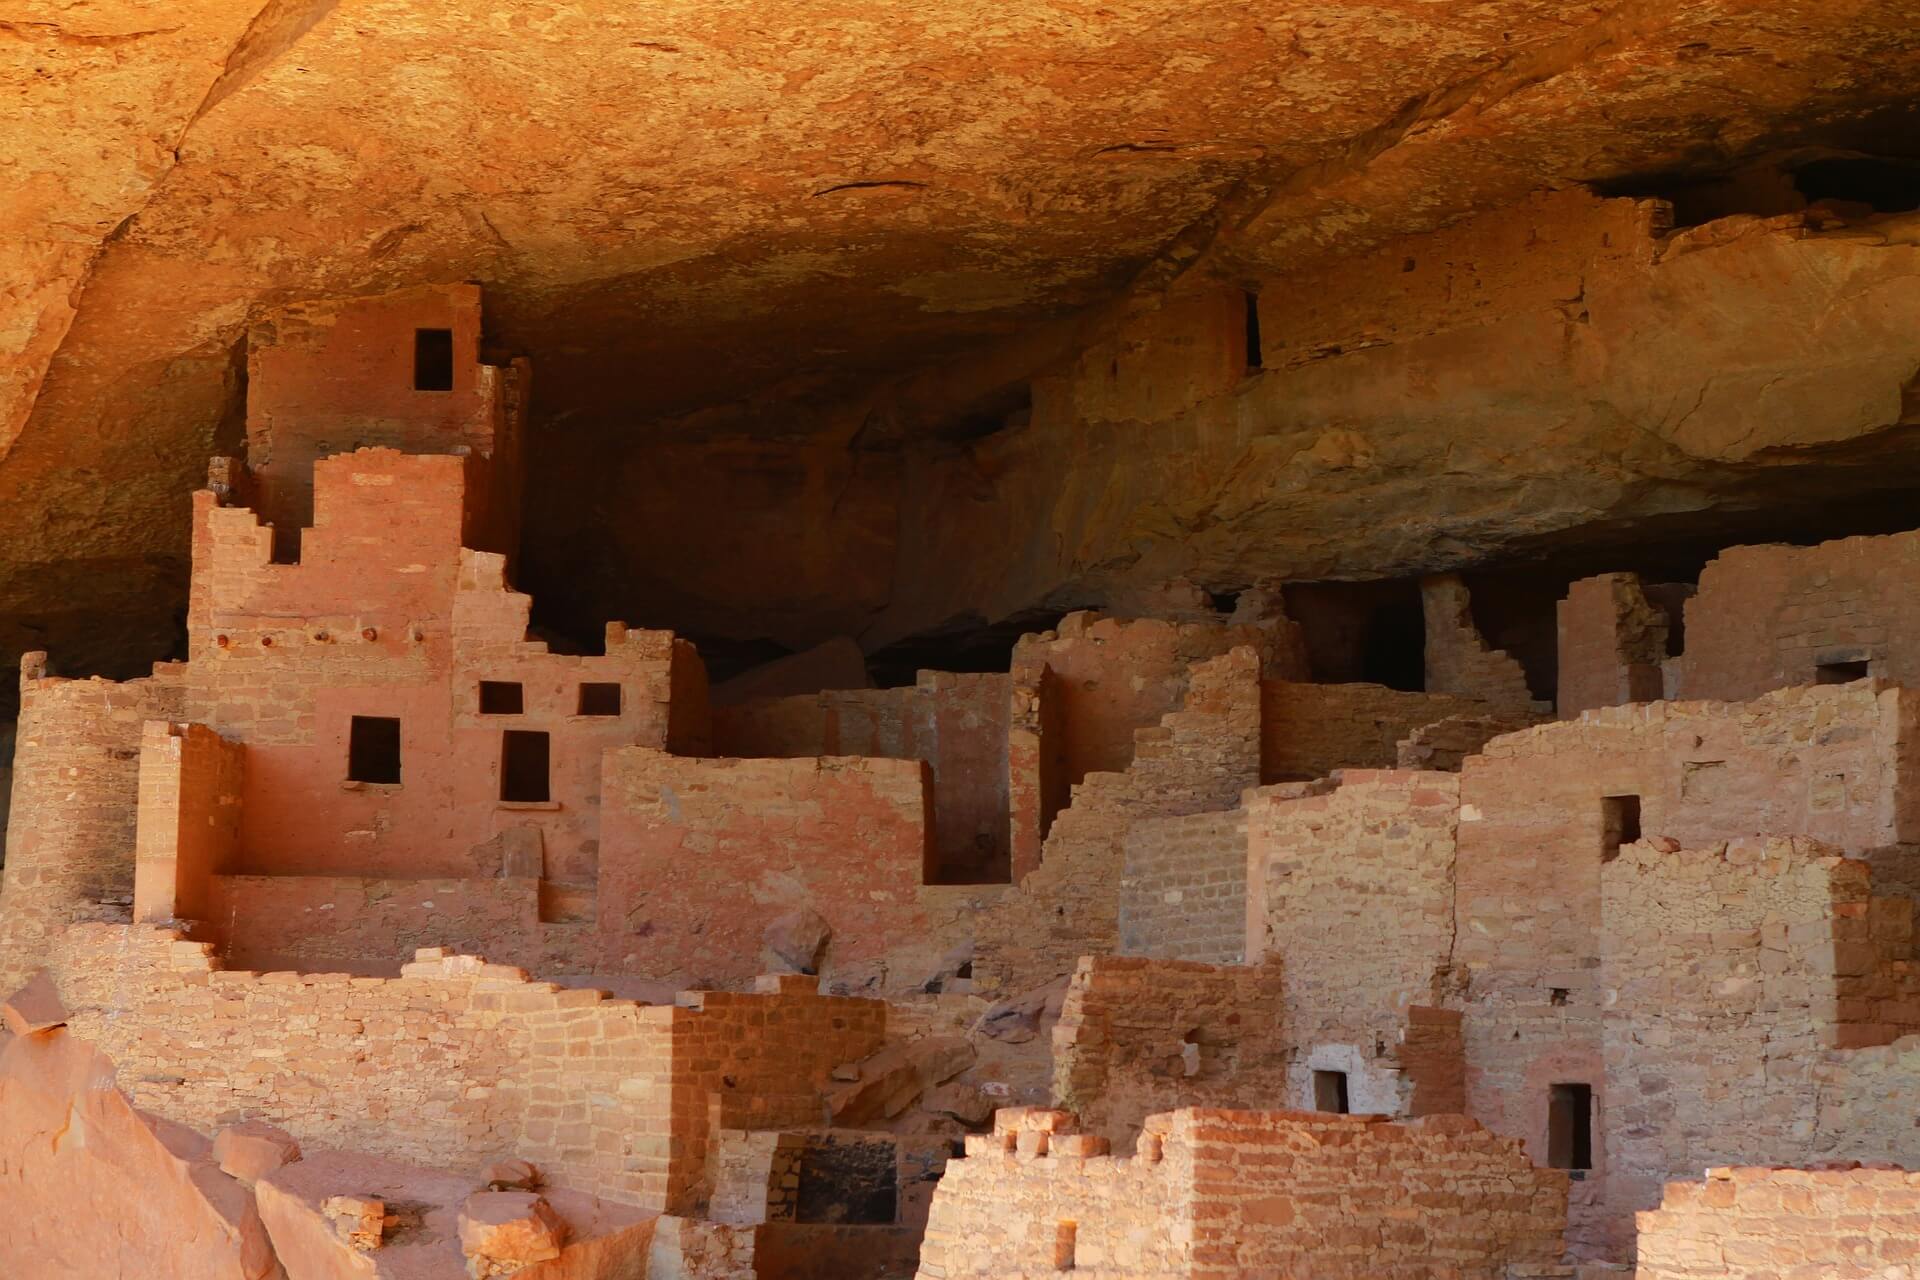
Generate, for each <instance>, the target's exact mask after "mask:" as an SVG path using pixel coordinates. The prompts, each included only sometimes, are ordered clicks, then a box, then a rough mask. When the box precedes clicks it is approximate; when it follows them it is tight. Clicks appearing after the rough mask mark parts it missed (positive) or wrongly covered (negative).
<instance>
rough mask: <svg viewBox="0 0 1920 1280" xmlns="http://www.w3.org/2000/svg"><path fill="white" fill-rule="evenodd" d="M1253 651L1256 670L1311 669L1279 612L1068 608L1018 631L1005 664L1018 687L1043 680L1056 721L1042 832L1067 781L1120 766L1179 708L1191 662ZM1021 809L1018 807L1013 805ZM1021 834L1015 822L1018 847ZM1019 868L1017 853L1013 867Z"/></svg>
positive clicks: (1281, 675)
mask: <svg viewBox="0 0 1920 1280" xmlns="http://www.w3.org/2000/svg"><path fill="white" fill-rule="evenodd" d="M1243 645H1244V646H1247V647H1249V648H1251V649H1252V650H1253V652H1254V653H1255V654H1256V656H1257V659H1258V661H1259V664H1260V668H1261V671H1262V674H1264V675H1265V676H1267V677H1268V678H1270V679H1276V680H1305V679H1307V678H1308V672H1307V665H1306V647H1305V644H1304V642H1303V641H1302V640H1301V639H1300V630H1299V627H1298V626H1297V625H1296V624H1295V623H1292V622H1289V621H1287V620H1285V619H1273V620H1271V621H1267V622H1262V623H1257V624H1255V623H1229V622H1226V621H1219V622H1179V623H1175V622H1166V621H1162V620H1160V619H1157V618H1140V619H1134V620H1131V621H1127V620H1122V619H1119V618H1109V617H1105V616H1103V615H1101V614H1098V613H1092V612H1079V613H1070V614H1068V615H1067V616H1066V617H1065V618H1063V619H1061V621H1060V625H1059V627H1058V629H1057V630H1054V631H1044V632H1039V633H1037V634H1033V635H1026V636H1022V637H1021V638H1020V640H1019V642H1018V643H1017V644H1016V645H1014V649H1013V656H1012V660H1011V667H1010V670H1011V672H1012V680H1013V686H1014V688H1015V689H1016V690H1026V691H1029V694H1030V695H1031V692H1032V691H1036V690H1039V689H1041V687H1042V674H1043V673H1049V674H1051V676H1052V677H1053V679H1052V680H1051V681H1048V682H1046V692H1047V695H1048V698H1049V699H1050V700H1051V701H1053V702H1054V704H1055V705H1054V707H1053V708H1051V715H1052V718H1053V726H1052V727H1053V728H1054V731H1055V734H1056V735H1057V736H1055V737H1053V738H1052V740H1051V741H1050V742H1049V743H1048V747H1049V749H1050V751H1051V752H1052V753H1053V754H1054V756H1055V759H1056V760H1057V770H1056V769H1047V770H1046V772H1047V774H1048V783H1047V785H1044V786H1042V788H1041V794H1040V796H1039V799H1040V801H1041V809H1040V812H1039V814H1038V815H1037V816H1038V822H1039V826H1038V831H1039V834H1040V837H1041V838H1042V839H1044V838H1045V836H1046V835H1047V834H1048V833H1049V832H1050V831H1051V830H1052V825H1053V820H1054V817H1055V815H1056V814H1058V812H1059V811H1060V810H1061V809H1062V808H1064V807H1065V805H1066V804H1067V802H1068V800H1069V789H1070V788H1072V787H1076V786H1079V785H1080V784H1081V783H1082V782H1083V781H1085V779H1086V777H1087V775H1089V774H1092V773H1120V772H1123V771H1124V770H1125V769H1126V768H1127V766H1128V764H1130V763H1131V762H1132V760H1133V758H1134V746H1135V741H1134V735H1135V733H1136V732H1137V731H1139V730H1142V729H1151V728H1153V727H1154V726H1155V725H1157V724H1158V723H1159V722H1160V721H1161V719H1162V718H1163V717H1164V716H1166V715H1168V714H1170V713H1171V712H1173V711H1175V710H1177V709H1178V708H1179V707H1180V706H1181V704H1182V699H1183V698H1184V697H1185V695H1186V690H1187V682H1188V679H1189V672H1190V670H1191V668H1192V667H1193V666H1194V664H1196V663H1198V662H1201V661H1204V660H1206V659H1210V658H1216V657H1219V656H1221V655H1223V654H1226V653H1228V652H1230V651H1231V650H1233V649H1234V648H1236V647H1239V646H1243ZM1015 814H1016V816H1017V817H1020V816H1026V817H1027V818H1029V819H1031V817H1032V815H1022V813H1021V811H1020V810H1019V809H1017V808H1016V810H1015ZM1019 840H1020V836H1019V834H1018V832H1017V831H1016V835H1015V841H1016V848H1017V847H1018V842H1019ZM1021 871H1022V868H1020V866H1019V862H1018V859H1016V875H1017V874H1020V873H1021Z"/></svg>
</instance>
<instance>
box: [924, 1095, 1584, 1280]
mask: <svg viewBox="0 0 1920 1280" xmlns="http://www.w3.org/2000/svg"><path fill="white" fill-rule="evenodd" d="M1070 1128H1071V1117H1069V1116H1066V1115H1064V1114H1062V1113H1060V1112H1047V1111H1038V1112H1035V1111H1026V1110H1008V1111H1002V1112H1000V1113H999V1115H998V1116H996V1117H995V1122H994V1132H993V1133H992V1134H990V1135H979V1136H975V1137H970V1138H968V1139H967V1154H966V1158H965V1159H962V1160H955V1161H952V1162H950V1163H949V1164H948V1166H947V1174H946V1177H945V1178H943V1179H942V1181H941V1184H940V1189H939V1190H938V1191H937V1192H936V1193H935V1195H934V1202H933V1213H932V1216H931V1217H930V1218H929V1220H928V1223H927V1236H926V1242H925V1244H924V1245H923V1246H922V1249H921V1255H920V1272H919V1274H920V1277H921V1280H952V1278H954V1277H961V1276H999V1275H1037V1274H1043V1273H1051V1272H1053V1271H1067V1270H1074V1271H1080V1270H1084V1271H1088V1272H1092V1273H1094V1274H1097V1275H1100V1276H1102V1277H1110V1278H1111V1280H1167V1278H1168V1277H1194V1278H1196V1280H1198V1278H1201V1277H1206V1278H1210V1280H1231V1278H1232V1277H1239V1276H1245V1275H1248V1274H1256V1275H1301V1276H1305V1275H1311V1276H1313V1277H1314V1278H1315V1280H1363V1278H1364V1280H1377V1278H1378V1277H1382V1276H1396V1277H1399V1276H1403V1277H1414V1276H1425V1275H1431V1274H1433V1268H1434V1267H1435V1266H1436V1265H1437V1264H1438V1263H1439V1260H1442V1259H1444V1265H1445V1266H1446V1267H1447V1268H1448V1272H1447V1274H1449V1275H1451V1276H1457V1277H1459V1278H1460V1280H1509V1278H1510V1277H1513V1276H1518V1275H1528V1274H1534V1275H1555V1274H1565V1273H1563V1272H1560V1271H1558V1270H1557V1264H1558V1261H1559V1257H1560V1249H1561V1223H1562V1222H1563V1221H1564V1217H1565V1210H1566V1178H1565V1176H1564V1175H1562V1174H1559V1173H1555V1172H1552V1171H1549V1170H1542V1169H1535V1168H1533V1167H1532V1166H1531V1165H1530V1164H1529V1163H1528V1162H1527V1160H1526V1158H1525V1156H1524V1155H1522V1154H1521V1152H1520V1150H1519V1147H1518V1144H1516V1143H1514V1142H1512V1141H1511V1140H1509V1139H1504V1138H1499V1137H1496V1136H1495V1135H1493V1134H1492V1133H1489V1132H1487V1131H1486V1130H1484V1129H1482V1128H1480V1126H1478V1125H1476V1124H1474V1123H1473V1122H1472V1121H1471V1120H1467V1119H1465V1118H1463V1117H1459V1116H1436V1117H1431V1118H1428V1119H1423V1120H1415V1121H1412V1122H1410V1123H1407V1124H1384V1123H1381V1122H1379V1121H1377V1120H1375V1119H1372V1118H1367V1117H1359V1116H1333V1115H1307V1114H1301V1113H1293V1112H1274V1111H1211V1110H1201V1109H1194V1108H1189V1109H1185V1110H1181V1111H1176V1112H1173V1113H1172V1114H1166V1115H1156V1116H1152V1117H1150V1118H1149V1119H1148V1120H1147V1123H1146V1127H1145V1129H1144V1131H1143V1133H1142V1135H1141V1139H1140V1146H1139V1148H1138V1150H1137V1153H1136V1154H1135V1155H1134V1156H1133V1157H1132V1158H1130V1159H1129V1158H1120V1157H1115V1156H1111V1155H1108V1154H1107V1153H1106V1144H1105V1143H1104V1142H1102V1141H1099V1140H1097V1139H1095V1138H1091V1137H1087V1136H1083V1135H1078V1134H1072V1133H1067V1132H1064V1131H1065V1130H1067V1129H1070Z"/></svg>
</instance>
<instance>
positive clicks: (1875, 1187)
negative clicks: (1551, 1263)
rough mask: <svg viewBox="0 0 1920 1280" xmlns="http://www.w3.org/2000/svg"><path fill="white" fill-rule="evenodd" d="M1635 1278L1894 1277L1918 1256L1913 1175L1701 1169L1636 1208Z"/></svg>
mask: <svg viewBox="0 0 1920 1280" xmlns="http://www.w3.org/2000/svg"><path fill="white" fill-rule="evenodd" d="M1639 1230H1640V1265H1639V1268H1638V1270H1637V1271H1636V1272H1635V1273H1634V1274H1635V1277H1636V1280H1776V1277H1782V1276H1796V1277H1797V1276H1806V1277H1809V1278H1810V1280H1811V1278H1812V1277H1821V1278H1823V1280H1840V1278H1841V1277H1851V1276H1858V1277H1888V1278H1889V1280H1891V1278H1894V1277H1900V1276H1908V1275H1912V1274H1913V1268H1914V1266H1915V1264H1916V1263H1920V1173H1907V1172H1905V1171H1903V1170H1899V1169H1850V1168H1827V1169H1777V1168H1728V1167H1725V1166H1722V1167H1719V1168H1712V1169H1708V1170H1707V1173H1706V1179H1705V1181H1704V1182H1672V1183H1669V1184H1668V1185H1667V1188H1666V1195H1665V1196H1664V1197H1663V1198H1662V1200H1661V1202H1660V1207H1659V1208H1658V1209H1656V1210H1649V1211H1647V1212H1645V1213H1642V1214H1640V1215H1639Z"/></svg>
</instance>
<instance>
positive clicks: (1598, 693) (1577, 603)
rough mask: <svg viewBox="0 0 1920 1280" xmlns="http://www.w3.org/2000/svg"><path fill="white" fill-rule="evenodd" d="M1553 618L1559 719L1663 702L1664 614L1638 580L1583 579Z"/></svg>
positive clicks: (1569, 591)
mask: <svg viewBox="0 0 1920 1280" xmlns="http://www.w3.org/2000/svg"><path fill="white" fill-rule="evenodd" d="M1557 618H1558V623H1557V625H1558V628H1559V685H1558V689H1557V693H1556V706H1557V707H1558V709H1559V712H1560V715H1561V717H1562V718H1563V719H1566V718H1570V717H1573V716H1577V715H1579V714H1580V713H1581V712H1582V711H1587V710H1590V709H1592V708H1594V707H1615V706H1619V705H1620V704H1621V703H1623V702H1657V701H1659V700H1660V699H1661V698H1663V697H1665V696H1666V694H1665V675H1664V674H1663V667H1662V664H1664V663H1665V661H1666V657H1667V628H1668V622H1667V614H1666V611H1665V610H1664V609H1661V608H1659V607H1657V606H1655V605H1653V604H1652V603H1650V602H1649V601H1648V600H1647V597H1646V595H1645V594H1644V593H1643V592H1642V591H1641V589H1640V579H1639V577H1638V575H1636V574H1631V573H1604V574H1601V575H1600V576H1599V577H1596V578H1582V579H1581V580H1580V581H1578V582H1576V583H1574V584H1573V585H1572V586H1570V587H1568V588H1567V595H1566V598H1565V599H1564V600H1562V601H1561V602H1560V604H1559V609H1558V614H1557ZM1755 692H1759V690H1755Z"/></svg>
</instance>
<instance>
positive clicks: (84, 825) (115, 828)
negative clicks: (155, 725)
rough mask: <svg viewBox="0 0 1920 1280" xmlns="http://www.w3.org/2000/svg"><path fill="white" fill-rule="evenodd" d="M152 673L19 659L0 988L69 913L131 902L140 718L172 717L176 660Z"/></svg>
mask: <svg viewBox="0 0 1920 1280" xmlns="http://www.w3.org/2000/svg"><path fill="white" fill-rule="evenodd" d="M159 671H160V674H156V675H155V676H154V678H152V679H150V680H130V681H127V682H126V683H124V684H116V683H113V682H111V681H107V680H61V679H56V678H52V677H49V676H48V675H47V674H46V655H45V654H28V655H27V656H26V658H25V659H23V660H22V662H21V667H20V721H19V747H18V754H17V755H16V756H15V758H14V778H13V811H12V818H11V821H10V822H9V824H8V827H7V851H6V853H7V856H6V862H5V870H4V873H3V874H4V879H0V984H3V985H5V986H6V989H7V990H9V991H11V990H13V989H14V988H15V987H17V986H18V985H19V984H20V982H21V981H23V980H24V979H25V977H26V975H27V973H28V972H29V971H31V970H32V969H33V968H35V967H37V966H38V965H40V964H41V963H43V957H44V956H45V954H46V953H47V951H48V949H49V948H51V947H52V946H53V945H54V943H55V941H56V940H57V939H58V937H59V933H60V930H61V929H62V928H64V927H65V926H66V925H67V924H69V923H70V922H72V921H74V920H80V919H86V918H91V917H95V916H98V915H100V914H101V912H102V906H101V903H102V901H103V900H107V901H108V902H109V906H108V907H107V908H106V910H107V913H108V914H114V913H116V912H121V911H124V910H125V909H126V905H127V904H130V903H131V902H132V900H133V876H134V839H135V828H136V826H137V820H138V812H139V797H140V741H141V732H142V726H144V725H145V723H146V722H147V721H148V720H156V719H158V720H177V719H179V718H180V713H181V710H182V701H183V694H182V689H181V686H180V683H179V679H178V676H179V671H178V668H174V667H167V668H160V669H159Z"/></svg>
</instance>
